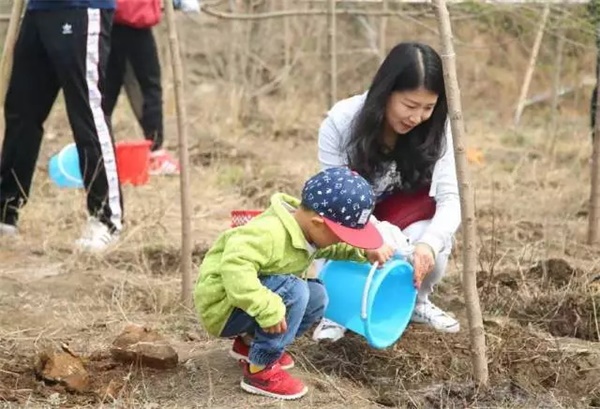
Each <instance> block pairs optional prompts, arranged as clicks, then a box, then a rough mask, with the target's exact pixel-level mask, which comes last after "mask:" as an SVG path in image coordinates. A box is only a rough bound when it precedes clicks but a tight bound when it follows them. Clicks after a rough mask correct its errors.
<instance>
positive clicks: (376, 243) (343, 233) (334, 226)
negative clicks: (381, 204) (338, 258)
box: [323, 217, 383, 250]
mask: <svg viewBox="0 0 600 409" xmlns="http://www.w3.org/2000/svg"><path fill="white" fill-rule="evenodd" d="M323 220H324V221H325V224H326V225H327V227H329V228H330V229H331V231H332V232H333V233H334V234H335V235H336V236H337V237H338V238H339V239H340V240H341V241H343V242H344V243H348V244H349V245H351V246H353V247H358V248H360V249H366V250H374V249H378V248H379V247H381V246H383V237H381V234H380V233H379V230H377V228H376V227H375V225H374V224H373V223H370V222H369V223H367V224H366V225H365V227H363V228H362V229H356V228H352V227H346V226H342V225H341V224H339V223H336V222H334V221H331V220H329V219H327V218H326V217H323Z"/></svg>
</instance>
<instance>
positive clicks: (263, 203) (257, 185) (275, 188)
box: [239, 172, 304, 209]
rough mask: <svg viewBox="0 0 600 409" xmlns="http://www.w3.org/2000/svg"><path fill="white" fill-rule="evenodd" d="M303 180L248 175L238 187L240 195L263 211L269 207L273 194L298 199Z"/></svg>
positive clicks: (277, 175)
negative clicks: (276, 193)
mask: <svg viewBox="0 0 600 409" xmlns="http://www.w3.org/2000/svg"><path fill="white" fill-rule="evenodd" d="M303 183H304V181H303V180H300V179H299V178H298V179H294V178H293V177H289V176H286V175H282V174H271V175H269V174H261V173H260V172H259V173H257V174H248V175H246V176H245V177H244V179H243V180H242V181H241V183H240V185H239V189H240V194H241V195H242V196H245V197H247V198H248V199H251V200H252V202H253V204H254V206H256V207H257V208H261V209H264V208H266V207H268V206H269V204H270V200H271V196H272V195H273V193H275V192H283V193H287V194H289V195H292V196H296V197H299V196H300V191H301V189H302V184H303Z"/></svg>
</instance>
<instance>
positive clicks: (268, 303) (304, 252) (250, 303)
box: [194, 193, 366, 336]
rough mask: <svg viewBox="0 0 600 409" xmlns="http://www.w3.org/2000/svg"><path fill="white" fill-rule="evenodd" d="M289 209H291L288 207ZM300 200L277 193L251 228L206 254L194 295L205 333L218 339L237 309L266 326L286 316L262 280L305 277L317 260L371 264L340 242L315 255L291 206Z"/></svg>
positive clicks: (227, 237)
mask: <svg viewBox="0 0 600 409" xmlns="http://www.w3.org/2000/svg"><path fill="white" fill-rule="evenodd" d="M284 203H285V204H287V205H288V206H286V205H285V204H284ZM299 205H300V201H299V200H298V199H296V198H293V197H291V196H288V195H285V194H282V193H278V194H275V195H273V197H272V198H271V206H269V208H268V209H267V210H266V211H265V212H264V213H262V214H261V215H260V216H257V217H255V218H254V219H253V220H251V221H250V222H248V223H247V224H245V225H243V226H240V227H237V228H234V229H230V230H228V231H226V232H225V233H223V234H222V235H221V236H220V237H219V238H218V239H217V241H216V242H215V244H214V245H213V247H212V248H211V249H210V250H209V251H208V252H207V253H206V256H205V257H204V261H203V262H202V265H201V266H200V274H199V277H198V281H197V283H196V287H195V291H194V303H195V305H196V311H197V312H198V315H199V316H200V320H201V321H202V324H203V325H204V327H205V329H206V331H208V332H209V333H210V334H212V335H215V336H219V335H220V334H221V332H222V330H223V327H224V326H225V323H226V322H227V320H228V318H229V316H230V315H231V312H232V311H233V309H234V308H235V307H237V308H240V309H241V310H243V311H245V312H246V313H247V314H248V315H250V316H252V317H254V318H255V319H256V321H257V323H258V325H260V326H261V327H263V328H267V327H270V326H273V325H275V324H278V323H279V322H280V321H281V320H282V319H283V318H284V317H285V305H284V304H283V301H282V300H281V298H280V297H279V296H278V295H277V294H275V293H273V292H272V291H271V290H269V289H268V288H266V287H264V286H263V285H262V284H261V282H260V280H259V276H261V275H269V274H293V275H296V276H300V277H301V276H303V275H304V273H305V272H306V271H307V269H308V267H309V266H310V264H311V263H312V261H313V259H315V258H326V259H336V260H346V259H347V260H355V261H366V259H365V256H364V252H363V251H362V250H359V249H356V248H354V247H351V246H349V245H347V244H337V245H334V246H330V247H328V248H326V249H321V250H317V251H316V252H315V253H314V254H312V255H311V254H310V253H311V252H310V251H309V247H308V244H307V241H306V238H305V237H304V234H303V232H302V230H301V229H300V226H299V225H298V223H297V222H296V219H294V216H293V214H292V213H291V212H290V210H289V208H290V207H291V208H294V209H296V208H298V206H299Z"/></svg>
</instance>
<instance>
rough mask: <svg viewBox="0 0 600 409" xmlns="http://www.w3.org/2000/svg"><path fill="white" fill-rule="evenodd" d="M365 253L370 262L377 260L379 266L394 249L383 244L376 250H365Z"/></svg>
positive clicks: (389, 256) (390, 256)
mask: <svg viewBox="0 0 600 409" xmlns="http://www.w3.org/2000/svg"><path fill="white" fill-rule="evenodd" d="M365 255H366V256H367V259H368V260H369V261H370V262H371V263H375V262H378V263H379V268H381V266H382V265H383V264H384V263H385V262H386V261H388V260H389V259H390V258H392V256H393V255H394V249H393V248H391V247H390V246H388V245H387V244H384V245H383V246H381V247H379V248H378V249H377V250H365Z"/></svg>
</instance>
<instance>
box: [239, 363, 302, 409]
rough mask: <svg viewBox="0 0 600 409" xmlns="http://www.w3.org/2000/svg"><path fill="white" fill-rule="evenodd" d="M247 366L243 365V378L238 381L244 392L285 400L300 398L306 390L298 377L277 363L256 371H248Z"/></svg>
mask: <svg viewBox="0 0 600 409" xmlns="http://www.w3.org/2000/svg"><path fill="white" fill-rule="evenodd" d="M249 366H250V365H249V364H245V365H244V378H243V379H242V382H241V383H240V386H241V387H242V389H243V390H245V391H246V392H249V393H253V394H255V395H263V396H268V397H270V398H276V399H285V400H292V399H298V398H301V397H302V396H304V395H306V392H308V388H307V387H306V386H304V383H302V381H301V380H300V379H296V378H294V377H293V376H292V375H290V374H289V373H287V372H286V371H284V370H283V369H282V368H281V365H279V364H278V363H275V364H274V365H272V366H270V367H267V368H265V369H263V370H262V371H260V372H257V373H250V368H249Z"/></svg>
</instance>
